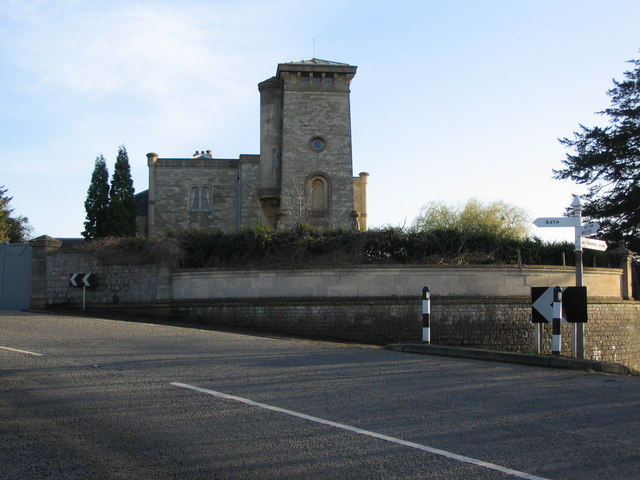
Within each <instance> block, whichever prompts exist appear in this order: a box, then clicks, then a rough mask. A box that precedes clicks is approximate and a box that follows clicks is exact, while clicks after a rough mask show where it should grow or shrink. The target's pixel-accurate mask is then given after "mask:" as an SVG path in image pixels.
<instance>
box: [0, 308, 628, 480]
mask: <svg viewBox="0 0 640 480" xmlns="http://www.w3.org/2000/svg"><path fill="white" fill-rule="evenodd" d="M0 478H1V479H3V480H13V479H20V480H25V479H27V480H28V479H92V480H93V479H95V480H101V479H136V480H139V479H184V480H190V479H240V478H242V479H246V478H252V479H254V478H255V479H270V478H273V479H351V478H352V479H425V478H428V479H436V480H439V479H480V480H482V479H514V478H515V479H517V478H528V479H536V478H546V479H557V480H560V479H567V480H568V479H580V480H584V479H607V480H615V479H638V478H640V377H623V376H611V375H606V374H601V373H588V372H579V371H568V370H555V369H546V368H538V367H529V366H523V365H511V364H504V363H494V362H483V361H477V360H465V359H456V358H449V357H432V356H422V355H413V354H408V353H398V352H392V351H387V350H383V349H380V348H375V347H366V346H357V345H340V344H330V343H321V342H311V341H302V340H295V339H283V338H269V337H262V336H251V335H241V334H233V333H225V332H216V331H209V330H199V329H194V328H178V327H173V326H166V325H152V324H142V323H127V322H120V321H114V320H103V319H91V318H80V317H70V316H54V315H37V314H28V313H15V312H4V313H2V312H0Z"/></svg>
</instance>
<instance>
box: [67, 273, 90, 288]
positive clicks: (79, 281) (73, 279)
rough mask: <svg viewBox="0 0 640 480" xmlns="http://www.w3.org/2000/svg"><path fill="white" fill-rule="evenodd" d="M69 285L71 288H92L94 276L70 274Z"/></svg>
mask: <svg viewBox="0 0 640 480" xmlns="http://www.w3.org/2000/svg"><path fill="white" fill-rule="evenodd" d="M69 284H70V285H71V286H72V287H94V286H95V276H94V275H93V273H91V272H89V273H72V274H71V275H69Z"/></svg>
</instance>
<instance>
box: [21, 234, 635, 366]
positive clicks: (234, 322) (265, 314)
mask: <svg viewBox="0 0 640 480" xmlns="http://www.w3.org/2000/svg"><path fill="white" fill-rule="evenodd" d="M55 242H56V241H55V240H54V239H42V238H40V239H37V240H36V241H34V242H32V246H33V277H32V293H33V297H32V304H31V307H32V308H39V309H40V308H51V309H56V308H57V309H65V310H70V309H71V310H79V309H81V308H82V288H73V287H71V286H69V275H70V274H71V273H74V272H93V273H94V274H95V275H96V280H97V286H96V287H95V288H88V289H87V291H86V304H87V310H88V311H89V312H91V313H94V314H102V313H109V314H123V313H124V314H127V315H130V314H134V315H140V316H148V317H149V318H151V317H153V318H156V317H158V316H167V317H171V318H172V319H174V320H177V321H181V320H184V321H198V322H206V323H208V324H210V325H212V326H216V327H230V328H251V329H255V330H262V331H266V332H279V333H283V334H291V335H302V336H309V337H320V338H326V339H335V340H347V341H355V342H361V343H372V344H387V343H405V342H410V343H417V342H420V341H421V336H422V335H421V329H422V319H421V310H422V302H421V291H422V286H424V285H428V286H429V287H430V288H431V292H432V306H431V318H432V325H431V328H432V330H431V335H432V342H433V343H434V344H440V345H451V346H463V347H464V346H466V347H477V348H486V349H492V350H502V351H533V325H532V324H531V305H530V298H529V287H530V286H553V285H557V284H560V285H572V284H573V281H572V276H571V275H572V273H573V269H572V268H570V267H526V268H522V269H517V268H512V267H505V268H501V267H461V268H455V267H447V268H442V267H387V268H384V267H364V268H350V269H333V270H320V269H314V270H311V269H308V270H283V271H276V270H271V271H242V272H239V271H221V270H197V271H191V272H188V271H172V270H171V269H170V268H169V267H167V266H163V265H111V264H104V263H102V262H101V261H100V260H99V259H98V258H96V257H94V256H92V255H88V254H77V253H66V252H63V251H57V249H58V247H59V243H60V242H58V245H57V247H56V244H55ZM585 270H586V271H585V279H586V283H587V286H588V292H589V322H588V323H587V324H586V326H585V358H587V359H593V360H602V361H607V362H616V363H621V364H623V365H626V366H628V367H630V368H632V369H635V370H640V302H634V301H625V300H623V299H622V296H621V295H622V294H621V287H620V281H621V277H622V270H621V269H585ZM518 273H520V274H519V275H518ZM616 282H618V283H617V285H618V290H616V289H615V288H614V287H613V286H614V285H615V284H616ZM488 285H494V286H496V285H497V286H498V287H499V288H497V292H498V293H497V294H493V295H490V294H489V295H488V294H487V293H488V290H487V289H488ZM594 290H595V291H596V292H599V293H600V294H599V295H597V296H596V295H595V294H594ZM460 292H462V293H463V294H460ZM478 292H481V293H478ZM569 328H570V326H568V325H565V326H564V327H563V350H562V353H563V354H564V355H570V339H571V337H570V334H569ZM550 333H551V328H550V326H549V327H547V328H546V337H547V338H546V343H547V345H546V350H545V351H546V352H549V351H550V340H551V335H550Z"/></svg>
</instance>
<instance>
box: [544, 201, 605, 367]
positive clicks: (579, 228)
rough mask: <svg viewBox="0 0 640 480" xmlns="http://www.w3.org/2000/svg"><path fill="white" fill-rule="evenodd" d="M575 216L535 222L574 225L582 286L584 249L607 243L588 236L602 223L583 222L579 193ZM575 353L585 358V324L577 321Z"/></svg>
mask: <svg viewBox="0 0 640 480" xmlns="http://www.w3.org/2000/svg"><path fill="white" fill-rule="evenodd" d="M571 208H572V209H573V216H571V217H548V218H545V217H541V218H536V219H535V220H534V221H533V224H534V225H535V226H536V227H573V228H574V231H575V246H576V247H575V253H576V287H582V284H583V272H582V249H583V248H589V249H591V250H600V251H604V250H606V249H607V243H606V242H604V241H602V240H596V239H593V238H586V237H585V236H587V235H593V234H595V233H597V231H598V229H599V228H600V225H599V224H597V223H588V224H586V225H583V224H582V204H581V203H580V197H579V196H578V195H574V196H573V201H572V202H571ZM572 346H573V355H574V356H576V357H578V358H584V324H583V323H575V324H574V331H573V345H572Z"/></svg>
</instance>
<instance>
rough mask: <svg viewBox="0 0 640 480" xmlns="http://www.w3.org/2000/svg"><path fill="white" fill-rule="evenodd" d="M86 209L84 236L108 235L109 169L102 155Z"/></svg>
mask: <svg viewBox="0 0 640 480" xmlns="http://www.w3.org/2000/svg"><path fill="white" fill-rule="evenodd" d="M84 209H85V211H86V213H87V216H86V221H85V222H84V231H83V232H82V236H83V237H84V238H87V239H89V238H99V237H106V236H108V235H109V232H108V221H107V215H108V211H109V171H108V170H107V162H106V161H105V160H104V157H103V156H102V155H99V156H98V157H96V161H95V166H94V168H93V173H92V174H91V184H90V185H89V190H88V191H87V199H86V200H85V201H84Z"/></svg>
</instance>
